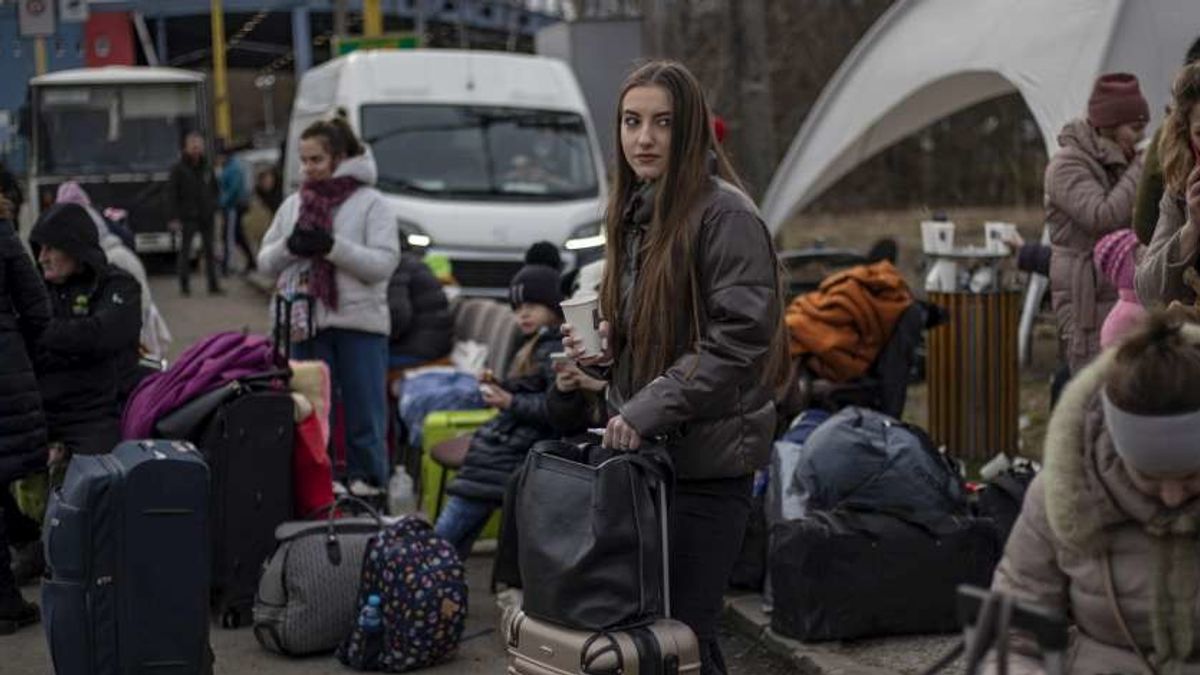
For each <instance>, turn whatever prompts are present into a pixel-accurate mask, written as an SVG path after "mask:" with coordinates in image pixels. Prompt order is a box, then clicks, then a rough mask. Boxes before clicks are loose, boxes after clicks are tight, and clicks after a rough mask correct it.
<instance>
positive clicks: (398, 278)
mask: <svg viewBox="0 0 1200 675" xmlns="http://www.w3.org/2000/svg"><path fill="white" fill-rule="evenodd" d="M401 249H402V251H403V253H402V255H401V256H400V264H399V265H398V266H397V267H396V271H395V272H394V273H393V274H392V279H391V281H390V282H388V309H389V311H390V313H391V315H392V334H391V344H390V345H389V348H390V352H391V354H390V359H389V365H391V367H393V368H404V367H408V366H414V365H417V364H420V363H423V362H426V361H433V360H436V359H440V358H442V357H444V356H448V355H449V354H450V350H451V349H452V348H453V347H454V319H453V317H451V316H450V303H449V302H448V301H447V300H446V293H445V292H444V291H443V290H442V284H441V283H440V282H439V281H438V280H437V277H435V276H433V271H432V270H430V269H429V267H428V266H427V265H426V264H425V262H424V261H423V260H421V257H420V256H419V255H417V254H416V253H414V252H412V250H410V249H409V248H408V244H407V242H404V240H403V239H401Z"/></svg>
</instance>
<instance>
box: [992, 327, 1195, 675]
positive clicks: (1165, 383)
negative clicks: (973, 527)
mask: <svg viewBox="0 0 1200 675" xmlns="http://www.w3.org/2000/svg"><path fill="white" fill-rule="evenodd" d="M1044 454H1045V456H1044V458H1043V459H1044V464H1045V469H1044V471H1043V472H1042V474H1041V475H1040V476H1038V478H1037V479H1035V480H1034V482H1033V485H1032V486H1031V487H1030V490H1029V494H1028V495H1027V496H1026V499H1025V506H1024V510H1023V511H1022V513H1021V516H1020V519H1019V520H1018V521H1017V524H1016V526H1015V528H1014V530H1013V533H1012V537H1011V538H1010V539H1009V541H1008V546H1007V548H1006V549H1005V552H1004V559H1003V560H1002V561H1001V563H1000V567H999V569H998V570H997V571H996V576H995V579H994V580H993V582H992V586H993V588H995V589H997V590H1002V591H1006V592H1008V593H1011V594H1012V595H1014V596H1016V597H1017V598H1019V599H1022V600H1026V601H1029V602H1033V603H1037V604H1039V605H1042V606H1044V607H1048V608H1050V609H1053V610H1057V611H1058V612H1060V613H1061V614H1063V615H1064V616H1066V617H1069V618H1070V620H1071V621H1072V622H1073V623H1074V624H1075V628H1076V630H1075V631H1073V638H1072V640H1073V644H1072V645H1071V648H1070V649H1069V650H1068V663H1067V672H1068V673H1161V674H1163V675H1165V674H1167V673H1170V674H1180V673H1184V674H1186V673H1200V636H1198V634H1197V629H1198V628H1200V597H1198V596H1197V581H1198V579H1200V499H1198V497H1200V326H1197V325H1192V324H1188V325H1182V324H1180V323H1179V322H1177V321H1176V320H1175V319H1174V318H1172V317H1171V316H1169V315H1167V314H1164V313H1154V314H1152V315H1150V316H1149V317H1148V318H1147V320H1146V321H1144V322H1143V323H1142V325H1141V326H1140V327H1139V328H1138V329H1137V330H1135V331H1134V332H1133V333H1132V334H1131V335H1130V336H1129V337H1128V338H1127V339H1125V340H1124V341H1123V342H1121V343H1118V345H1117V346H1116V347H1115V348H1113V349H1109V350H1108V351H1106V352H1104V353H1103V354H1102V355H1101V356H1100V357H1099V358H1098V359H1097V360H1096V361H1095V362H1094V363H1092V364H1091V365H1090V366H1088V367H1087V368H1085V369H1084V370H1083V371H1081V372H1080V373H1079V374H1078V376H1077V377H1076V378H1075V379H1074V380H1073V381H1072V382H1071V384H1070V385H1069V386H1068V388H1067V390H1066V391H1065V392H1064V393H1063V396H1062V398H1061V399H1060V401H1059V405H1058V407H1057V408H1056V409H1055V413H1054V417H1053V418H1052V419H1051V421H1050V427H1049V430H1048V432H1047V435H1046V447H1045V453H1044ZM1025 646H1026V645H1024V644H1023V643H1020V644H1019V645H1018V650H1020V649H1021V648H1023V647H1025ZM1033 663H1034V661H1033V660H1030V661H1029V668H1030V669H1029V670H1027V669H1025V668H1024V667H1022V668H1016V669H1015V670H1016V672H1037V669H1036V667H1034V666H1033V665H1032V664H1033ZM1022 665H1025V664H1022Z"/></svg>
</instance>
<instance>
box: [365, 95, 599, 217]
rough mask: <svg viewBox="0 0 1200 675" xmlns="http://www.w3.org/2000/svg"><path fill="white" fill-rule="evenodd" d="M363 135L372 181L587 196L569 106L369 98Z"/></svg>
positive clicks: (462, 192)
mask: <svg viewBox="0 0 1200 675" xmlns="http://www.w3.org/2000/svg"><path fill="white" fill-rule="evenodd" d="M362 131H363V139H364V140H365V141H366V142H367V143H368V144H370V145H371V149H372V151H373V152H374V154H375V161H376V163H377V164H378V167H379V187H380V188H382V189H384V190H388V191H392V192H406V193H410V194H420V195H425V196H429V197H434V198H437V197H445V198H462V197H466V198H479V199H496V198H500V199H506V200H529V201H562V200H568V199H580V198H583V197H594V196H595V195H596V193H597V190H598V186H597V183H596V167H595V163H594V160H593V157H592V151H591V144H590V143H589V142H588V135H587V129H586V127H585V126H584V122H583V117H581V116H580V115H577V114H575V113H568V112H557V111H545V110H529V109H520V108H499V107H482V106H461V105H408V104H387V105H382V104H381V105H369V106H364V107H363V108H362Z"/></svg>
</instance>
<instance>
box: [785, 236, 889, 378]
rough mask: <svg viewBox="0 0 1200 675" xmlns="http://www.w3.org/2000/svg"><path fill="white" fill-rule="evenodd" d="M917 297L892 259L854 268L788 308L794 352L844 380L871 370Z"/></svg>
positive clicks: (817, 370)
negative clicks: (909, 288)
mask: <svg viewBox="0 0 1200 675" xmlns="http://www.w3.org/2000/svg"><path fill="white" fill-rule="evenodd" d="M912 302H913V298H912V293H911V292H910V291H909V290H908V284H907V283H905V281H904V278H903V277H902V276H901V275H900V273H899V272H897V271H896V268H895V267H893V266H892V264H891V263H890V262H887V261H886V260H885V261H882V262H878V263H875V264H873V265H860V266H858V267H852V268H850V269H848V270H845V271H843V272H839V273H837V274H834V275H833V276H831V277H829V278H827V279H825V280H824V281H822V282H821V286H820V288H818V289H817V290H815V291H813V292H811V293H806V294H804V295H801V296H799V297H797V298H796V299H795V300H793V301H792V303H791V305H789V306H788V309H787V325H788V332H789V334H790V339H789V347H790V351H791V354H792V357H793V358H795V357H798V356H803V355H806V356H808V357H809V358H808V359H807V362H806V365H807V367H808V369H809V370H810V371H811V372H812V373H813V374H814V375H816V376H818V377H821V378H824V379H828V380H833V381H835V382H845V381H847V380H852V379H854V378H856V377H861V376H862V375H864V374H866V372H867V370H868V369H869V368H870V367H871V364H872V363H873V362H874V361H875V357H876V356H878V355H879V351H880V350H881V349H883V346H884V345H885V344H887V341H888V340H889V339H891V337H892V328H893V327H894V326H895V325H896V320H897V319H899V318H900V315H901V314H902V313H904V310H906V309H908V306H909V305H911V304H912Z"/></svg>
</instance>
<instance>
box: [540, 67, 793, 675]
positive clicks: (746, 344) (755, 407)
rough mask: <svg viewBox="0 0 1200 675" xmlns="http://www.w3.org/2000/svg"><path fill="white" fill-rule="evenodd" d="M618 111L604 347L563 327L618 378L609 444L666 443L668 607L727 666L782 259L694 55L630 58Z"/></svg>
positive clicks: (780, 353)
mask: <svg viewBox="0 0 1200 675" xmlns="http://www.w3.org/2000/svg"><path fill="white" fill-rule="evenodd" d="M616 123H617V137H618V138H619V139H620V143H621V152H620V153H618V155H617V167H616V180H615V184H614V187H613V191H612V195H611V197H610V200H609V204H608V212H607V216H606V222H605V234H606V237H607V251H606V254H605V255H606V258H605V269H604V278H603V280H602V282H601V287H600V307H601V313H602V315H603V317H605V319H606V321H605V322H604V323H603V324H602V325H601V332H602V333H603V334H605V335H606V338H607V349H606V353H604V354H601V355H594V354H593V355H585V354H584V353H583V352H582V351H581V342H580V341H579V339H578V336H577V335H576V334H575V332H574V331H573V330H572V328H571V327H570V326H564V334H565V337H564V340H563V342H564V345H565V346H566V348H567V350H568V353H569V354H570V355H571V356H572V357H574V358H576V359H577V360H578V361H579V362H580V363H581V364H582V365H583V366H585V367H588V368H590V369H592V372H596V373H598V374H602V375H604V376H605V379H607V380H608V382H609V387H608V407H609V411H610V413H611V417H610V419H609V422H608V425H607V428H606V430H605V434H604V442H605V445H607V446H609V447H613V448H618V449H622V450H628V451H635V450H637V449H638V448H639V447H641V446H642V445H643V444H645V443H648V442H662V443H665V444H666V447H667V449H668V450H669V451H670V453H671V455H672V457H673V459H674V462H675V470H676V473H677V478H678V482H677V486H676V490H675V498H674V502H673V503H672V505H671V514H670V515H671V538H672V539H671V542H670V543H671V551H672V562H671V579H672V607H673V608H674V614H675V617H676V618H678V619H680V620H682V621H684V622H685V623H687V624H688V625H689V626H691V628H692V629H693V630H694V631H695V632H696V635H697V636H698V637H699V639H700V642H701V653H702V657H703V662H704V666H703V670H702V672H703V673H705V674H710V673H724V672H725V666H724V661H723V658H722V656H721V652H720V649H719V648H718V645H717V639H716V638H717V624H718V620H719V617H720V613H721V606H722V595H723V592H724V590H725V587H726V584H727V582H728V578H729V574H730V571H731V570H732V568H733V565H734V562H735V558H736V556H737V553H738V546H737V543H738V542H740V541H741V540H742V536H743V533H744V531H745V525H746V519H747V516H748V514H749V511H750V489H751V481H752V475H753V472H754V470H755V469H757V468H759V467H760V466H762V465H764V464H765V463H766V461H767V458H768V454H769V452H770V447H771V440H772V436H773V434H774V431H775V405H774V398H773V389H774V386H775V385H776V384H777V382H778V381H779V380H780V379H781V377H782V373H784V372H785V370H786V351H785V349H786V344H785V340H784V332H783V321H782V297H781V293H780V286H779V282H780V279H781V275H780V273H779V264H778V260H777V258H776V255H775V250H774V247H773V245H772V242H771V236H770V233H769V232H768V231H767V228H766V227H765V226H764V224H763V222H762V220H761V218H760V217H759V215H758V211H757V209H756V208H755V206H754V204H753V202H752V201H751V200H750V198H749V197H747V196H746V194H745V193H744V192H743V191H742V189H741V188H740V183H739V181H738V179H737V176H736V175H735V174H734V172H733V170H732V169H731V168H730V166H729V163H728V162H727V161H726V159H725V157H724V155H723V153H722V152H721V148H720V146H719V145H718V144H717V143H716V141H715V139H714V138H713V132H712V123H711V112H710V110H709V107H708V104H707V103H706V101H705V97H704V93H703V91H702V89H701V86H700V84H699V82H697V81H696V78H695V77H694V76H693V75H692V74H691V73H690V72H688V70H687V69H686V68H685V67H683V66H682V65H680V64H678V63H673V62H669V61H656V62H652V63H649V64H646V65H645V66H642V67H641V68H639V69H637V70H636V71H635V72H634V73H633V74H631V75H630V76H629V78H628V79H627V80H626V82H625V85H624V87H623V88H622V90H621V95H620V97H619V107H618V111H617V118H616Z"/></svg>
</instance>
